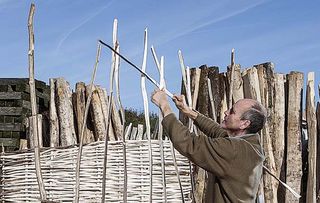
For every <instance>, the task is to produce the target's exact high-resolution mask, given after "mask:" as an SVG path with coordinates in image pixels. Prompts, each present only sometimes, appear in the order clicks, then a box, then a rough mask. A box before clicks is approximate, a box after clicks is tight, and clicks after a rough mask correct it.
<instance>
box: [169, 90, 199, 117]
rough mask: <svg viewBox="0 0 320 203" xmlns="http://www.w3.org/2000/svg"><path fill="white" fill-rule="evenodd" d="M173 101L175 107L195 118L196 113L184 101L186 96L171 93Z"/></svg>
mask: <svg viewBox="0 0 320 203" xmlns="http://www.w3.org/2000/svg"><path fill="white" fill-rule="evenodd" d="M173 102H174V103H175V104H176V106H177V108H178V109H179V110H180V111H181V112H182V113H184V114H185V115H186V116H188V117H189V118H191V119H196V118H197V116H198V113H197V112H195V111H193V110H192V109H191V108H190V107H189V106H188V105H187V103H186V98H185V96H184V95H173Z"/></svg>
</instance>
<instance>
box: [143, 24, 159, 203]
mask: <svg viewBox="0 0 320 203" xmlns="http://www.w3.org/2000/svg"><path fill="white" fill-rule="evenodd" d="M147 50H148V30H147V28H146V29H145V31H144V50H143V62H142V68H141V69H142V71H143V72H145V71H146V67H147V52H148V51H147ZM145 78H146V77H145V75H141V91H142V96H143V107H144V118H145V122H146V134H147V138H148V144H149V175H150V187H149V202H152V183H153V182H152V147H151V137H150V118H149V106H148V95H147V90H146V79H145ZM159 87H160V86H159Z"/></svg>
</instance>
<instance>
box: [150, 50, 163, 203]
mask: <svg viewBox="0 0 320 203" xmlns="http://www.w3.org/2000/svg"><path fill="white" fill-rule="evenodd" d="M151 52H152V55H153V59H154V61H155V63H156V66H157V69H158V72H159V81H160V89H162V88H165V80H164V57H163V56H161V58H160V64H159V61H158V57H157V55H156V51H155V50H154V48H153V46H151ZM158 118H159V120H158V133H157V134H158V140H159V142H160V143H159V145H160V146H159V147H160V157H161V171H162V185H163V195H164V202H167V189H166V170H165V157H164V151H163V138H162V137H163V128H162V120H163V116H162V113H161V111H160V110H159V112H158Z"/></svg>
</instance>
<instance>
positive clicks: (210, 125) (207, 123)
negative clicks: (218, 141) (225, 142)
mask: <svg viewBox="0 0 320 203" xmlns="http://www.w3.org/2000/svg"><path fill="white" fill-rule="evenodd" d="M194 124H195V125H196V126H197V127H198V128H199V130H201V131H202V132H203V133H204V134H205V135H207V136H208V137H212V138H217V137H227V136H228V134H227V132H226V131H225V130H224V129H222V128H221V127H220V126H219V124H218V123H217V122H215V121H214V120H212V119H211V118H208V117H206V116H204V115H202V114H200V113H199V114H198V116H197V118H196V119H195V120H194Z"/></svg>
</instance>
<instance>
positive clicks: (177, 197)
mask: <svg viewBox="0 0 320 203" xmlns="http://www.w3.org/2000/svg"><path fill="white" fill-rule="evenodd" d="M160 146H161V145H160V141H158V140H153V141H152V162H153V167H152V170H153V172H152V200H153V201H152V202H164V201H165V198H164V184H163V173H162V168H161V156H160ZM126 149H127V153H126V155H127V177H128V185H127V189H128V194H127V200H128V202H149V193H150V192H149V191H150V184H151V183H150V173H149V161H150V159H149V155H148V154H149V152H148V141H143V140H140V141H138V140H129V141H128V142H126ZM163 150H164V158H165V176H164V177H165V180H166V181H165V185H166V187H165V191H166V195H167V202H182V195H181V191H180V187H179V183H178V176H177V173H176V170H175V167H174V162H173V156H172V153H171V144H170V142H169V141H163ZM77 153H78V147H69V148H63V149H61V148H47V149H43V150H42V151H41V168H42V174H43V180H44V184H45V189H46V194H47V198H48V199H49V200H53V201H57V202H72V201H73V200H74V194H75V191H74V188H75V182H76V180H75V168H76V157H77ZM175 155H176V160H177V164H178V169H179V175H180V180H181V184H182V189H183V195H184V199H185V201H186V202H190V192H191V184H190V174H189V163H188V160H187V159H186V158H185V157H183V156H182V155H180V154H179V153H178V152H177V151H176V152H175ZM0 158H1V159H0V161H1V163H0V164H1V170H2V175H1V189H0V192H1V193H0V194H1V196H0V200H1V201H5V202H39V192H38V184H37V179H36V174H35V166H34V153H33V151H24V152H23V151H19V152H12V153H4V154H1V155H0ZM103 159H104V142H103V141H100V142H94V143H91V144H88V145H86V146H84V147H83V154H82V161H81V170H80V202H101V194H102V192H101V188H102V171H103ZM123 188H124V164H123V144H122V142H118V141H117V142H109V144H108V151H107V179H106V202H123Z"/></svg>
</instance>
